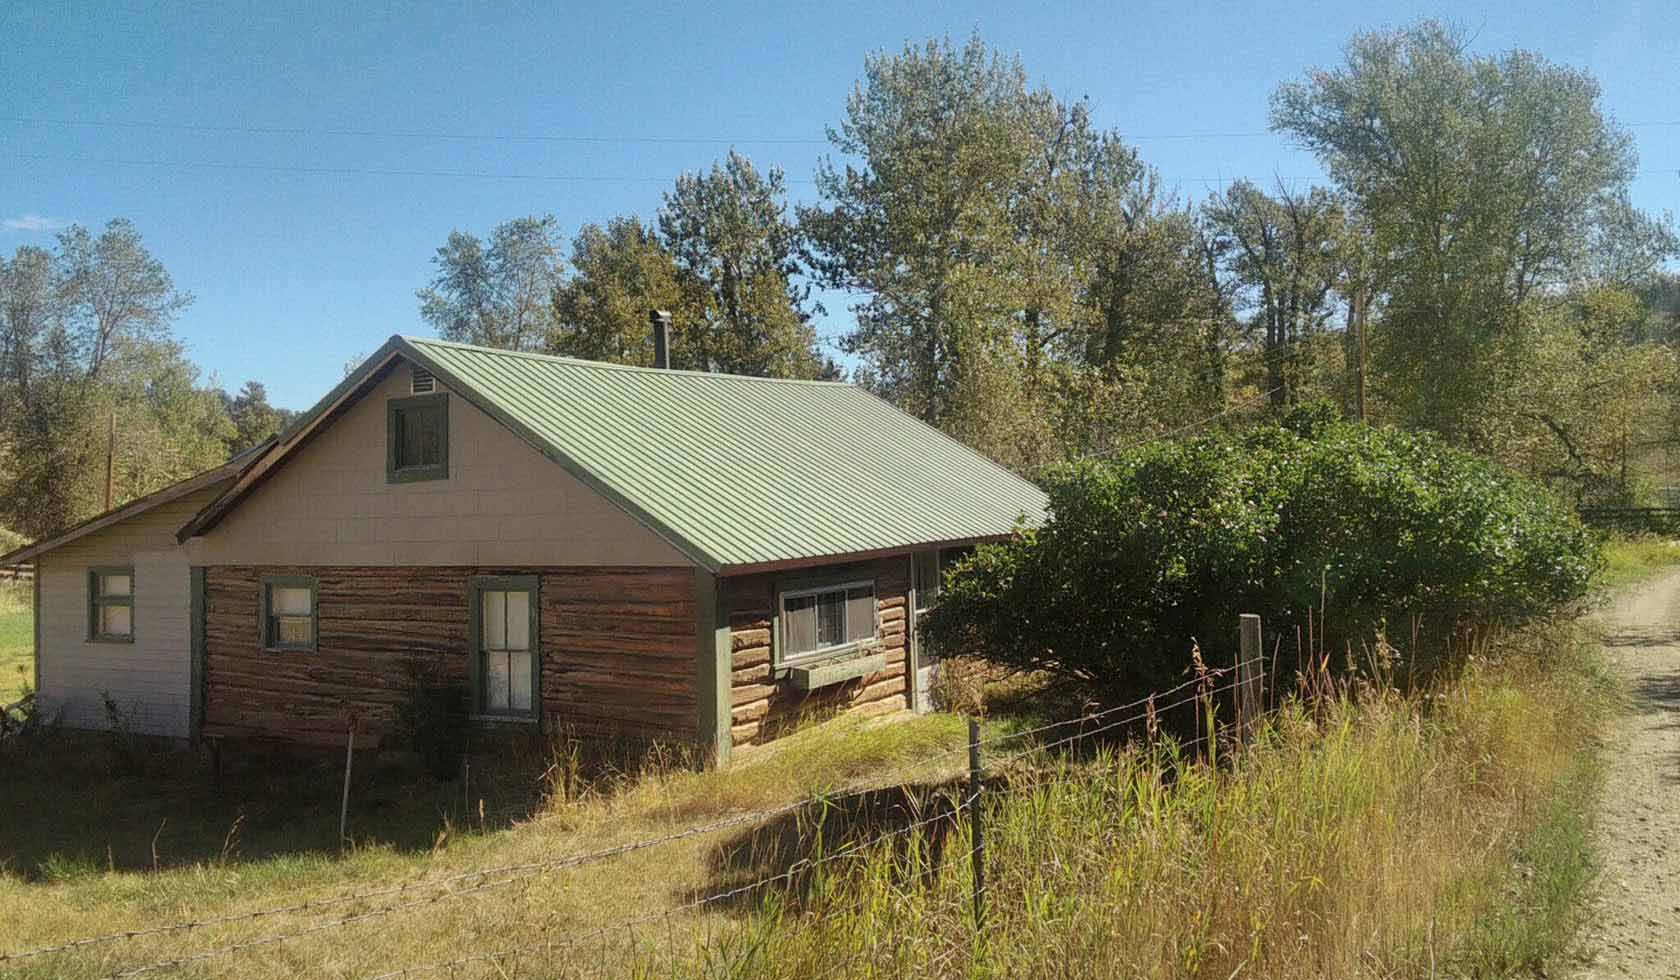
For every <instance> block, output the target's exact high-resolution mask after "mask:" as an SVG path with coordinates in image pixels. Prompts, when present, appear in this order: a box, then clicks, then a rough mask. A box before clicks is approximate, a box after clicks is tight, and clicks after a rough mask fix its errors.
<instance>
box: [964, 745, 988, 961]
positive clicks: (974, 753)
mask: <svg viewBox="0 0 1680 980" xmlns="http://www.w3.org/2000/svg"><path fill="white" fill-rule="evenodd" d="M980 785H981V783H980V722H979V721H977V720H975V719H973V718H970V719H968V827H969V835H970V836H971V837H972V838H973V844H974V850H973V852H972V855H971V856H972V858H973V862H972V863H973V868H974V935H975V937H976V938H978V937H979V936H980V933H981V931H982V930H983V929H984V928H985V925H986V838H985V828H984V826H983V823H982V820H981V815H980Z"/></svg>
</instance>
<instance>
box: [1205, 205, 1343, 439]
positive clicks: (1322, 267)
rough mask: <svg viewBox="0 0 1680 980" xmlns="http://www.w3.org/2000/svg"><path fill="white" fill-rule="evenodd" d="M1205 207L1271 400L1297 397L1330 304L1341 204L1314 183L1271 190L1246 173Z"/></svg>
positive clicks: (1278, 403)
mask: <svg viewBox="0 0 1680 980" xmlns="http://www.w3.org/2000/svg"><path fill="white" fill-rule="evenodd" d="M1205 213H1206V215H1207V217H1208V221H1209V224H1210V226H1211V228H1212V229H1213V234H1214V235H1215V236H1216V238H1218V239H1220V240H1221V241H1222V243H1223V244H1222V245H1221V246H1219V248H1220V251H1221V253H1222V254H1223V256H1224V258H1225V263H1226V267H1227V269H1228V271H1229V274H1230V275H1231V277H1232V279H1233V281H1234V282H1235V283H1236V284H1237V286H1238V288H1239V290H1240V293H1239V295H1241V296H1242V297H1243V299H1242V302H1243V303H1244V304H1245V305H1246V306H1247V307H1248V308H1249V309H1250V310H1251V311H1252V316H1251V318H1250V321H1249V327H1250V330H1251V331H1252V332H1254V333H1256V334H1258V335H1259V337H1260V340H1261V343H1262V348H1261V352H1262V356H1263V357H1264V360H1265V364H1266V388H1267V391H1268V392H1269V393H1270V401H1271V404H1272V405H1273V406H1274V407H1276V408H1283V407H1286V406H1289V405H1293V404H1296V403H1297V402H1298V401H1299V400H1300V394H1301V387H1302V386H1303V383H1304V381H1305V379H1304V378H1303V368H1304V365H1305V364H1306V363H1307V362H1308V356H1309V355H1310V351H1307V350H1306V349H1305V345H1306V343H1307V341H1308V340H1309V339H1310V338H1312V337H1313V336H1315V335H1316V334H1318V333H1319V332H1320V331H1322V330H1323V329H1324V327H1325V325H1326V323H1327V322H1328V320H1329V317H1330V315H1331V313H1332V312H1333V310H1334V303H1333V300H1332V291H1333V290H1334V289H1335V288H1336V286H1337V285H1338V283H1339V282H1340V281H1341V278H1342V273H1343V269H1344V263H1343V261H1342V258H1341V255H1340V235H1341V232H1342V227H1343V218H1342V212H1341V208H1340V207H1339V206H1338V205H1337V203H1336V201H1335V199H1334V198H1333V197H1332V196H1331V195H1330V193H1329V192H1327V191H1325V190H1324V189H1323V188H1318V187H1315V188H1313V189H1311V190H1309V191H1307V192H1305V193H1301V194H1297V193H1293V192H1291V191H1290V190H1289V189H1288V188H1286V187H1284V186H1283V185H1282V183H1281V182H1280V183H1279V185H1278V193H1277V196H1276V197H1272V196H1270V195H1268V194H1266V193H1265V192H1264V191H1262V190H1260V188H1258V187H1256V186H1255V185H1253V184H1251V183H1249V182H1248V181H1246V180H1239V181H1235V182H1233V183H1232V184H1231V186H1230V187H1228V188H1226V190H1225V192H1224V193H1223V194H1216V195H1214V196H1212V197H1210V198H1209V199H1208V202H1207V204H1206V205H1205Z"/></svg>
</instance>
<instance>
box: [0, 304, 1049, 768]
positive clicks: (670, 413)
mask: <svg viewBox="0 0 1680 980" xmlns="http://www.w3.org/2000/svg"><path fill="white" fill-rule="evenodd" d="M1044 508H1045V498H1044V495H1043V494H1042V492H1041V491H1039V490H1038V488H1036V487H1035V486H1033V485H1032V484H1031V483H1028V482H1027V481H1025V480H1022V479H1021V478H1019V477H1017V476H1015V475H1014V474H1012V473H1010V472H1009V471H1008V470H1006V469H1004V468H1002V467H1001V466H998V465H997V464H996V463H994V462H992V461H991V460H989V459H986V458H985V457H983V456H981V455H980V454H978V453H976V452H975V451H973V450H971V449H969V448H968V447H966V446H964V445H962V444H961V443H959V442H956V441H955V440H953V439H950V438H949V437H947V436H945V435H944V434H942V433H940V432H939V431H937V430H936V429H933V428H932V427H930V426H928V425H926V424H924V423H922V422H921V421H919V420H917V419H915V418H912V417H910V416H909V415H906V414H904V413H903V412H901V411H899V410H898V409H896V408H894V407H893V406H891V405H889V404H887V403H886V402H884V401H882V400H880V399H878V398H876V397H874V396H873V395H871V394H869V393H868V392H866V391H864V390H862V389H860V388H858V387H856V386H853V385H850V384H845V383H838V382H824V381H792V380H775V379H765V378H753V377H741V376H733V375H725V374H716V373H705V372H694V371H676V370H669V369H667V368H663V367H629V366H622V365H612V364H604V363H598V362H592V361H583V360H576V359H571V358H561V357H550V356H544V355H537V354H529V353H518V352H510V351H502V350H492V349H487V348H480V347H472V346H467V345H462V344H455V343H447V342H443V341H438V340H430V339H420V338H409V337H393V338H391V339H390V340H389V341H388V342H386V343H385V344H384V345H383V346H382V347H381V348H380V349H379V350H378V351H376V352H375V353H374V354H373V355H372V356H371V357H369V358H368V359H367V360H366V361H365V362H364V363H362V364H361V365H360V366H359V367H358V368H357V369H356V370H355V371H354V372H352V373H351V374H350V375H349V376H347V377H346V378H345V379H344V381H343V382H342V383H340V384H339V385H338V386H337V387H336V388H335V389H334V390H333V391H331V392H329V393H328V394H327V395H326V396H325V397H324V398H322V399H321V401H320V402H319V403H318V404H316V405H315V406H314V407H313V408H312V409H310V410H309V411H308V412H306V413H305V414H304V415H302V416H301V417H300V418H299V419H298V420H297V421H295V422H294V423H293V424H292V425H291V426H289V427H288V429H287V430H286V431H285V432H284V433H282V434H281V435H280V436H279V437H278V438H277V439H275V440H273V441H271V442H270V443H269V444H265V445H263V446H260V447H257V448H256V449H255V450H252V451H251V452H249V453H246V454H244V455H242V456H241V457H238V458H236V459H233V460H230V461H229V462H228V463H227V464H226V465H224V466H222V467H219V468H217V469H215V470H212V471H210V472H208V473H204V474H201V475H199V476H196V477H193V478H192V479H189V480H186V481H183V482H181V483H179V484H176V485H175V486H172V487H169V488H167V489H165V490H163V491H160V492H158V493H154V494H152V495H150V496H147V497H144V498H141V499H139V500H135V501H132V502H130V503H128V504H126V505H124V506H122V507H119V508H117V509H115V510H113V511H111V512H109V513H107V514H103V515H100V516H99V517H97V518H94V519H93V520H91V521H88V522H86V523H84V524H82V525H79V526H78V527H76V528H72V529H70V530H69V531H66V532H65V533H63V534H60V535H58V536H56V537H53V538H51V539H48V540H44V541H41V542H37V543H35V544H33V545H30V546H28V547H25V548H23V549H20V550H18V551H15V552H13V553H12V554H9V555H5V556H0V565H10V564H19V563H32V564H33V565H34V567H35V570H36V573H37V574H36V576H35V582H36V595H35V602H36V609H37V616H36V639H35V650H36V665H37V674H36V690H37V692H38V698H39V710H40V715H41V717H43V718H44V719H47V720H52V719H57V720H58V721H59V723H61V724H64V725H67V726H72V727H80V728H103V727H110V726H113V725H121V726H123V727H125V728H127V729H129V730H132V731H136V732H144V733H148V734H153V735H159V736H165V737H170V738H176V739H181V740H184V741H193V740H196V739H199V738H202V737H215V738H221V739H253V740H278V741H284V742H299V743H317V744H322V743H340V744H341V743H342V741H343V739H344V736H345V731H346V726H347V725H348V724H349V723H350V719H352V718H353V719H354V720H355V721H354V723H355V724H356V726H357V739H358V744H366V743H365V742H364V740H372V741H374V742H378V741H379V740H380V739H388V740H389V739H400V738H401V737H402V731H403V724H404V721H403V719H404V717H405V710H406V709H407V706H409V705H412V704H413V703H414V699H415V698H416V696H417V695H416V692H417V691H422V690H424V691H433V692H439V691H441V692H444V693H443V696H444V697H445V698H446V699H447V700H450V701H452V702H453V703H456V704H458V705H459V707H460V709H461V712H462V714H463V715H464V717H465V719H466V723H468V724H471V725H482V726H512V727H514V728H515V729H517V730H521V731H526V730H534V731H539V732H542V731H554V732H561V731H564V732H569V733H578V734H583V735H592V734H599V735H610V736H615V737H627V738H633V739H640V740H650V741H651V740H658V741H662V742H666V743H680V744H684V745H688V746H692V747H693V748H694V749H696V750H697V751H698V752H699V753H700V754H701V755H702V756H704V757H705V758H706V759H708V760H709V761H710V762H711V763H713V764H718V765H721V764H725V763H727V762H728V760H729V759H730V757H731V753H732V752H734V751H736V750H739V749H742V748H744V747H748V746H754V745H759V744H763V743H764V742H766V741H768V740H769V739H771V738H773V737H774V736H775V734H776V733H777V732H778V731H780V730H781V729H782V728H783V727H784V725H785V723H786V722H788V721H789V720H791V719H793V718H795V717H797V716H799V715H800V714H801V713H802V712H803V711H805V710H806V709H808V708H810V707H812V706H813V705H824V706H831V707H834V708H837V709H840V710H848V711H859V712H868V713H888V712H894V711H902V710H906V709H912V710H915V709H920V710H926V708H927V707H928V705H929V702H930V694H929V688H930V685H931V683H932V678H933V673H934V669H935V664H934V663H933V662H932V657H931V656H930V655H929V654H928V653H927V652H925V651H923V650H921V649H920V648H919V644H918V642H917V639H916V628H915V626H916V619H917V616H918V615H919V614H921V613H922V612H924V611H925V610H926V609H927V608H928V606H929V604H930V603H931V602H932V601H933V599H934V598H935V597H936V595H937V591H938V588H939V582H940V567H941V563H942V561H946V560H949V558H950V556H951V555H953V554H956V553H959V552H960V550H961V549H966V548H969V547H972V546H973V545H975V544H977V543H981V542H987V541H995V540H999V539H1003V538H1006V537H1007V536H1009V535H1011V534H1013V533H1015V532H1016V531H1017V529H1019V528H1020V527H1022V526H1032V525H1036V524H1037V523H1039V522H1040V521H1041V520H1042V519H1043V516H1044Z"/></svg>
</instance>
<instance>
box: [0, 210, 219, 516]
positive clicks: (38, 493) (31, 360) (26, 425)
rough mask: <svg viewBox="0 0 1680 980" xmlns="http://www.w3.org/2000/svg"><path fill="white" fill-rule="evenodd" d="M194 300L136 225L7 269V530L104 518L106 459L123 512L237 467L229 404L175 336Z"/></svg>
mask: <svg viewBox="0 0 1680 980" xmlns="http://www.w3.org/2000/svg"><path fill="white" fill-rule="evenodd" d="M188 300H189V297H186V296H184V295H182V294H180V293H177V292H176V291H175V288H174V286H173V283H172V282H171V280H170V277H169V274H168V272H167V271H166V270H165V269H164V267H163V265H162V263H161V262H159V261H158V260H157V259H156V258H155V257H153V256H152V255H151V253H150V252H148V251H147V250H146V248H145V245H144V244H143V242H142V241H141V238H140V235H139V232H138V231H137V230H136V229H135V228H134V226H133V225H131V224H129V223H128V222H126V221H120V220H119V221H113V222H111V223H110V224H109V225H108V226H107V227H106V229H105V231H104V232H103V233H101V234H100V235H99V236H97V237H95V236H94V235H93V234H92V233H91V232H89V231H88V230H87V229H85V228H82V227H80V226H76V227H72V228H70V229H68V230H66V231H65V232H64V233H63V234H62V235H60V236H59V241H58V247H57V249H56V251H51V252H49V251H47V250H44V249H38V248H23V249H19V250H18V251H17V252H16V253H15V254H14V255H13V257H12V258H11V260H10V261H5V260H0V525H4V526H7V527H10V528H12V529H14V530H17V531H20V532H23V533H24V534H26V535H28V536H30V537H41V536H44V535H47V534H50V533H52V532H53V531H56V530H58V529H61V528H63V527H65V526H67V525H69V524H73V523H75V522H76V521H78V520H81V519H83V518H85V517H87V516H89V515H90V514H92V513H94V512H96V511H98V510H99V509H101V508H102V507H103V506H104V505H105V471H106V460H107V456H108V454H113V462H114V466H113V470H114V475H115V481H114V487H113V489H114V491H115V493H116V495H117V500H118V502H120V501H122V500H126V499H129V498H130V497H133V496H137V495H140V494H144V493H148V492H150V491H152V490H155V489H157V488H158V487H160V486H163V485H164V484H167V483H169V482H172V481H174V480H177V479H180V478H182V477H185V476H188V475H190V474H192V473H195V472H199V471H201V470H203V469H206V468H208V467H210V466H213V465H215V464H216V463H219V462H221V461H222V460H223V459H225V458H226V457H227V452H228V443H229V441H230V440H232V439H233V438H234V436H235V430H234V427H233V425H232V423H231V421H230V420H229V419H228V417H227V413H226V410H225V407H224V406H223V404H222V401H221V398H220V397H219V394H218V393H217V392H216V391H215V390H213V389H212V388H209V387H205V386H201V385H200V384H199V375H198V369H197V368H196V367H195V366H193V364H192V363H191V362H190V361H188V360H187V358H186V356H185V352H184V351H183V350H182V348H181V346H180V344H178V343H176V342H175V340H174V339H173V337H172V336H171V333H170V326H171V322H172V320H173V319H174V316H175V314H176V313H178V312H179V311H180V310H181V309H182V308H183V307H184V306H185V305H186V303H187V302H188ZM113 428H114V429H115V431H116V437H115V439H114V440H113V438H112V434H111V433H112V429H113Z"/></svg>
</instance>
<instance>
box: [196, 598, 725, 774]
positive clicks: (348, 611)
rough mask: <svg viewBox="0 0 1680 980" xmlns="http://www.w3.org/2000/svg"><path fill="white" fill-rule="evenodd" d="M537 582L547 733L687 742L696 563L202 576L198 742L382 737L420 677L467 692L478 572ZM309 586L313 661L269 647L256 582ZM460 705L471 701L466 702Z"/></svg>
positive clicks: (692, 721)
mask: <svg viewBox="0 0 1680 980" xmlns="http://www.w3.org/2000/svg"><path fill="white" fill-rule="evenodd" d="M532 574H536V575H540V577H541V584H540V594H539V597H538V603H539V609H540V616H541V618H540V624H539V634H538V645H539V647H540V650H541V657H542V666H541V683H542V709H543V712H542V713H543V726H544V728H543V730H544V731H545V732H576V733H579V734H611V735H623V736H629V737H633V738H641V739H660V740H666V741H676V742H683V743H692V742H694V741H695V740H696V738H697V734H698V733H697V731H696V728H697V722H698V700H697V687H698V680H697V673H698V672H697V667H696V664H695V656H696V654H695V625H696V624H695V616H696V612H697V607H696V602H695V592H694V571H693V569H692V568H687V567H681V568H664V567H660V568H649V567H590V568H585V567H568V568H542V569H533V568H471V567H424V568H420V567H396V568H393V567H311V566H284V567H278V566H213V567H211V568H209V569H208V570H207V572H206V591H207V596H206V599H207V602H206V664H205V683H206V698H205V725H204V727H205V733H206V734H210V735H221V736H226V737H232V738H272V739H281V740H286V741H297V742H310V743H329V744H341V743H342V742H343V739H344V733H345V726H346V723H347V722H346V719H347V717H348V715H349V714H350V713H354V714H355V715H356V716H357V719H358V722H357V724H358V735H357V739H358V743H360V742H361V741H362V739H364V738H367V739H369V740H370V741H377V740H379V739H382V738H389V737H390V736H392V735H393V734H394V733H396V732H397V730H398V719H399V716H400V713H401V711H402V710H403V708H404V706H405V705H406V704H408V703H409V701H410V698H411V692H412V690H413V687H414V684H415V682H416V679H417V678H425V679H426V680H427V681H428V682H429V683H434V684H435V683H446V684H458V685H460V686H461V688H462V690H463V692H464V691H465V690H466V688H467V667H468V662H469V657H468V653H469V649H470V647H469V631H468V630H469V623H468V622H467V618H468V601H469V592H470V583H471V580H472V578H473V577H474V576H477V575H532ZM269 575H312V576H314V577H315V578H316V581H317V592H316V611H317V616H318V617H319V619H318V624H319V639H318V643H317V648H316V650H314V651H313V652H280V651H269V650H265V649H263V645H262V640H261V623H260V621H259V620H260V616H261V608H262V580H263V578H264V577H265V576H269ZM464 696H465V695H464V694H463V697H464Z"/></svg>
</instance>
